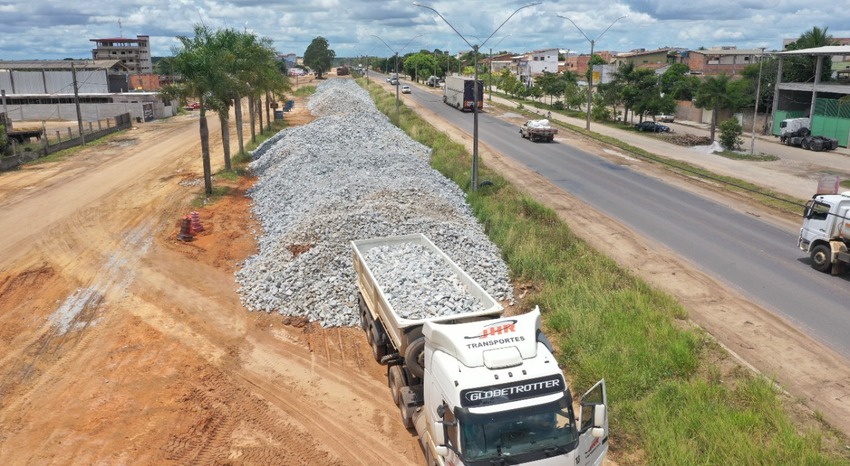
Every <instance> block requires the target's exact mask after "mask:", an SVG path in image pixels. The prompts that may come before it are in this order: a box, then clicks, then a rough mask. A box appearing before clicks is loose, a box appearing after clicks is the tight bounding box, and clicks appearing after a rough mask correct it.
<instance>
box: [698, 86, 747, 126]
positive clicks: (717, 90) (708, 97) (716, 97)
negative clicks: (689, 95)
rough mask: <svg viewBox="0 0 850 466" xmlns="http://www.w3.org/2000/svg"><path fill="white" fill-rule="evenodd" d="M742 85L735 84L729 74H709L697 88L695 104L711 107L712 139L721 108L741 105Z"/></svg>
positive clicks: (733, 107)
mask: <svg viewBox="0 0 850 466" xmlns="http://www.w3.org/2000/svg"><path fill="white" fill-rule="evenodd" d="M739 89H740V86H735V85H733V82H732V78H731V77H730V76H729V75H726V74H721V75H719V76H709V77H707V78H706V79H705V81H703V82H702V84H700V86H699V88H698V89H697V94H696V101H695V102H694V104H695V105H696V106H697V107H699V108H711V109H712V112H711V134H710V137H711V140H712V141H713V140H714V132H715V129H716V128H717V114H718V113H719V112H720V110H721V109H735V108H738V107H740V106H741V104H742V96H741V95H740V91H739Z"/></svg>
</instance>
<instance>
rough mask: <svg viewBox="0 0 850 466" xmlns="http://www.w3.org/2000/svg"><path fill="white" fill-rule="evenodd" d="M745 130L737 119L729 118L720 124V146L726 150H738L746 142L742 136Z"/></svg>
mask: <svg viewBox="0 0 850 466" xmlns="http://www.w3.org/2000/svg"><path fill="white" fill-rule="evenodd" d="M743 132H744V129H743V128H742V127H741V123H739V122H738V119H737V118H729V119H728V120H725V121H723V123H720V145H721V146H723V148H724V149H726V150H738V149H740V148H741V144H743V143H744V140H743V139H741V134H742V133H743Z"/></svg>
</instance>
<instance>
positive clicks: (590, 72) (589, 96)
mask: <svg viewBox="0 0 850 466" xmlns="http://www.w3.org/2000/svg"><path fill="white" fill-rule="evenodd" d="M558 16H559V17H561V18H564V19H565V20H567V21H569V22H571V23H573V26H575V27H576V29H578V32H580V33H581V35H583V36H584V38H585V39H587V41H588V42H590V58H589V59H588V60H587V66H588V70H587V71H588V74H587V122H586V123H585V129H586V130H588V131H590V105H591V103H592V102H593V46H594V45H596V41H597V40H599V39H600V38H601V37H602V35H603V34H605V33H606V32H608V30H609V29H611V26H613V25H614V23H616V22H617V21H619V20H621V19H623V18H625V16H620V17H619V18H617V19H615V20H614V21H613V22H612V23H611V24H609V25H608V27H607V28H605V30H604V31H602V33H601V34H599V35H598V36H597V37H596V39H591V38H590V37H587V34H585V33H584V31H582V30H581V28H580V27H578V24H576V23H575V22H574V21H573V20H571V19H570V18H567V17H566V16H562V15H558ZM625 118H626V116H625V115H624V116H623V119H624V120H625Z"/></svg>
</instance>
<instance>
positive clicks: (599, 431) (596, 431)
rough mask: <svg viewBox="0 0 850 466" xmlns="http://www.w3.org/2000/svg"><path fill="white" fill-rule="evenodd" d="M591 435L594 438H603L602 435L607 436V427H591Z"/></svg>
mask: <svg viewBox="0 0 850 466" xmlns="http://www.w3.org/2000/svg"><path fill="white" fill-rule="evenodd" d="M590 435H591V436H592V437H593V438H602V437H604V436H605V429H603V428H601V427H594V428H592V429H590Z"/></svg>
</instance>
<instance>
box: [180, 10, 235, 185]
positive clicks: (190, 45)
mask: <svg viewBox="0 0 850 466" xmlns="http://www.w3.org/2000/svg"><path fill="white" fill-rule="evenodd" d="M194 32H195V36H194V37H191V38H190V37H186V36H178V37H177V40H179V41H180V44H181V46H182V48H181V49H178V50H176V51H175V52H176V53H175V54H174V55H175V56H174V63H173V64H174V70H175V71H176V72H177V73H178V74H179V75H180V76H181V77H182V80H183V81H182V82H183V89H184V93H185V94H186V95H192V96H195V97H197V98H198V102H199V103H200V110H199V111H200V118H199V126H200V129H199V131H200V136H201V158H202V159H203V166H204V191H205V192H206V194H207V195H208V196H210V195H212V169H211V167H210V134H209V126H208V124H207V115H206V111H207V101H208V100H209V99H210V97H211V93H212V91H213V90H214V89H215V88H216V85H217V83H218V82H220V81H221V80H222V79H225V74H224V70H223V69H222V68H221V67H220V66H218V64H219V63H218V60H217V57H216V56H215V53H213V50H212V48H211V47H210V44H211V43H212V40H213V37H212V36H213V34H212V33H211V32H210V30H209V29H208V28H207V27H206V26H205V25H200V24H196V25H195V31H194Z"/></svg>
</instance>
